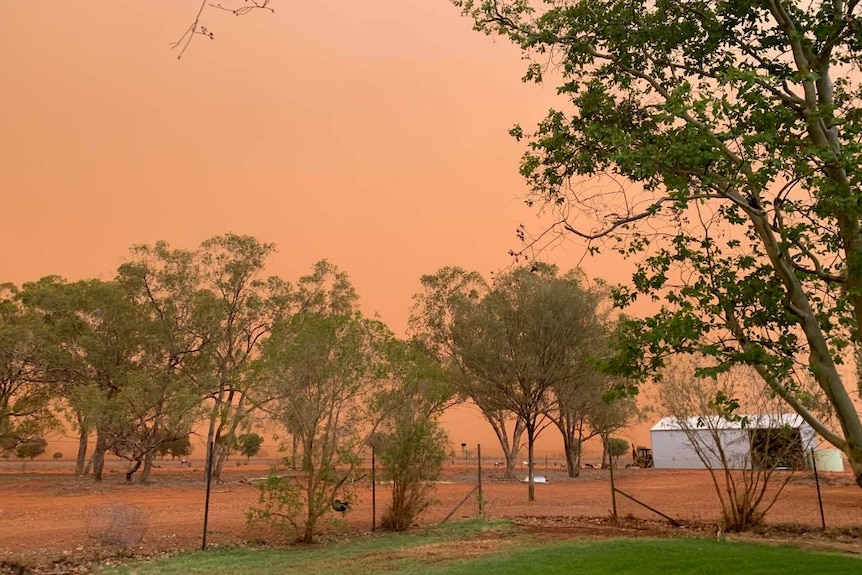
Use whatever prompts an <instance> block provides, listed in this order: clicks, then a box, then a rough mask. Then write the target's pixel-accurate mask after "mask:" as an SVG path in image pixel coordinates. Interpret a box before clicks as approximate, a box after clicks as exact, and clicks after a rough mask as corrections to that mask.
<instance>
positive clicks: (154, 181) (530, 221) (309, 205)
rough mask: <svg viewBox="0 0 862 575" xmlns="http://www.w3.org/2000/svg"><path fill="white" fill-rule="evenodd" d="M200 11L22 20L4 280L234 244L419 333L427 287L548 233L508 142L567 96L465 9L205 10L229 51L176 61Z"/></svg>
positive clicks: (557, 254)
mask: <svg viewBox="0 0 862 575" xmlns="http://www.w3.org/2000/svg"><path fill="white" fill-rule="evenodd" d="M228 1H229V0H228ZM238 4H239V2H238ZM198 6H199V2H198V0H181V1H180V0H175V1H170V2H169V1H165V0H159V1H156V0H149V1H145V0H87V1H86V2H82V1H80V0H53V1H52V2H47V3H45V2H10V3H7V4H6V5H5V6H4V7H3V11H2V17H0V52H2V53H3V54H4V57H3V58H2V63H0V72H2V74H0V194H1V195H2V200H3V202H2V205H3V218H2V222H3V223H2V225H0V242H2V246H3V249H2V251H0V282H3V281H11V282H13V283H16V284H21V283H23V282H26V281H31V280H35V279H38V278H40V277H42V276H44V275H48V274H58V275H61V276H64V277H66V278H67V279H69V280H76V279H80V278H88V277H100V278H103V279H110V278H111V277H113V274H114V271H115V270H116V268H117V266H118V265H119V264H120V263H121V262H122V261H123V259H124V257H125V256H126V254H127V250H128V248H129V247H130V246H131V245H133V244H138V243H151V242H154V241H156V240H166V241H168V242H169V243H170V244H172V245H174V246H176V247H188V248H192V247H195V246H197V244H198V243H199V242H200V241H201V240H203V239H205V238H208V237H211V236H213V235H216V234H221V233H225V232H236V233H242V234H251V235H253V236H255V237H257V238H259V239H261V240H263V241H267V242H274V243H276V244H277V246H278V254H277V255H276V257H275V258H273V260H272V261H271V263H270V266H269V271H270V273H273V274H278V275H281V276H282V277H284V278H286V279H294V278H296V277H298V276H299V275H300V274H302V273H304V272H306V271H307V270H308V268H309V266H310V265H311V264H312V263H313V262H315V261H317V260H318V259H321V258H327V259H329V260H330V261H332V262H333V263H335V264H336V265H338V266H339V267H341V268H342V269H344V270H345V271H347V272H348V273H349V274H350V276H351V278H352V279H353V281H354V284H355V286H356V288H357V291H358V292H359V294H360V296H361V298H362V301H363V307H364V308H365V309H366V311H367V312H369V313H373V312H378V313H379V314H380V315H381V317H382V319H383V320H384V321H386V322H387V323H388V324H389V325H390V327H391V328H392V329H393V330H395V331H396V332H397V333H401V332H403V329H404V327H405V326H406V319H407V314H408V311H409V306H410V297H411V295H412V294H413V293H414V292H415V291H416V290H417V287H418V279H419V277H420V276H421V275H422V274H424V273H433V272H434V271H436V270H437V269H438V268H440V267H442V266H445V265H460V266H462V267H465V268H468V269H476V270H478V271H480V272H482V273H484V274H486V275H487V274H489V273H490V272H492V271H494V270H497V269H499V268H501V267H503V266H505V265H507V264H509V263H510V259H509V257H508V256H507V252H508V250H509V249H510V248H513V247H517V242H516V239H515V235H514V232H515V228H516V226H517V224H518V223H521V222H524V223H526V224H527V225H528V226H530V227H533V228H538V227H539V225H540V224H539V221H538V219H537V217H536V214H535V212H534V211H531V210H529V209H528V208H526V207H525V206H524V205H523V203H522V200H521V198H522V197H523V195H524V193H525V191H526V188H525V186H524V184H523V182H522V180H521V178H520V176H519V175H518V173H517V169H518V161H519V158H520V156H521V154H522V152H523V150H524V148H523V145H522V144H519V143H517V142H515V141H514V140H513V139H512V138H511V137H509V136H508V134H507V130H508V129H509V128H510V127H511V126H512V125H513V124H515V123H518V122H520V123H523V124H524V125H525V127H529V126H532V125H534V124H535V122H536V121H537V120H538V119H539V118H540V117H541V116H543V115H544V114H545V112H546V111H547V109H548V107H549V106H550V105H551V103H552V102H553V97H552V95H553V93H554V89H553V87H552V86H547V87H544V88H542V87H538V86H535V85H532V84H531V85H524V84H522V83H521V82H520V77H521V75H522V73H523V71H524V66H525V64H524V62H522V61H521V60H520V56H519V53H518V51H517V50H516V49H515V48H514V47H512V46H510V45H508V44H506V43H505V42H503V41H502V40H494V39H491V38H487V37H485V36H483V35H481V34H478V33H476V32H473V31H472V30H471V23H470V21H469V20H467V19H464V18H462V17H461V16H460V14H459V12H458V10H457V9H456V8H454V7H452V6H451V5H450V4H449V2H448V0H372V1H366V2H347V1H345V0H315V1H314V2H295V1H291V0H274V3H273V6H274V7H275V9H276V12H275V14H270V13H267V12H263V11H258V12H256V13H252V14H250V15H248V16H245V17H242V18H236V17H234V16H232V15H230V14H227V13H225V12H220V11H218V10H214V9H208V10H207V11H206V12H205V13H204V22H205V24H206V25H207V27H208V28H209V29H210V30H212V31H213V32H214V33H215V35H216V38H215V40H213V41H210V40H207V39H205V38H203V37H197V38H196V39H195V40H194V42H193V43H192V44H191V46H190V47H189V49H188V51H187V52H186V54H185V56H184V57H183V59H182V60H180V61H177V59H176V55H177V54H176V52H172V51H171V50H169V47H168V44H169V43H170V42H172V41H174V40H176V39H177V38H178V37H179V36H180V34H181V33H182V31H183V30H184V29H185V28H186V27H187V26H188V24H189V23H190V22H191V20H192V19H193V17H194V14H195V13H196V11H197V8H198ZM581 255H582V249H578V247H577V245H572V246H569V247H568V248H565V249H557V250H555V251H554V252H552V253H551V254H550V255H549V259H551V260H554V261H555V262H556V263H558V264H559V265H560V266H561V267H563V268H568V267H572V266H574V265H576V264H577V262H578V261H579V260H580V258H581ZM586 264H587V265H586V268H587V271H588V273H589V274H590V275H591V276H593V277H596V276H601V277H605V278H607V279H610V280H614V281H623V280H624V279H625V277H626V274H625V273H624V271H623V269H622V268H621V267H620V266H619V265H618V263H615V264H614V265H613V266H603V265H602V261H601V260H591V261H588V262H586ZM482 437H484V436H482ZM453 440H455V441H457V442H460V439H459V438H457V437H453ZM465 440H468V441H470V442H471V443H472V442H473V441H472V439H470V438H465ZM483 441H491V439H483Z"/></svg>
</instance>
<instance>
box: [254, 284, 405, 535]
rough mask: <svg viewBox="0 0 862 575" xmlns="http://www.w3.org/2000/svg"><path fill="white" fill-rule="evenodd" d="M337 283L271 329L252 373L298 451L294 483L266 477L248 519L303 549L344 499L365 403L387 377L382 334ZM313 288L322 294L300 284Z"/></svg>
mask: <svg viewBox="0 0 862 575" xmlns="http://www.w3.org/2000/svg"><path fill="white" fill-rule="evenodd" d="M342 280H346V277H345V276H343V275H340V280H339V281H338V282H335V283H336V285H337V290H338V291H340V292H342V293H341V294H338V293H332V291H331V290H328V289H311V290H310V291H309V292H308V293H309V294H310V293H314V294H316V297H315V299H316V301H315V303H314V305H309V307H307V308H306V309H304V310H301V311H299V312H297V313H294V314H292V315H291V316H290V317H287V318H284V319H283V320H282V321H281V322H279V323H278V324H277V325H276V326H275V328H274V330H273V332H272V336H271V337H270V338H269V339H268V340H267V341H266V342H265V344H264V346H263V353H262V355H261V357H260V360H259V364H258V368H257V370H258V371H257V373H256V377H257V378H258V379H259V380H260V381H262V382H266V385H267V386H268V390H269V395H270V397H271V398H272V400H271V401H270V402H269V403H268V404H267V407H266V409H267V412H268V413H269V416H270V417H271V419H272V421H273V422H274V423H275V424H276V425H277V426H279V427H280V428H281V429H283V430H284V431H286V432H287V433H288V434H289V435H290V436H292V437H293V438H295V439H296V440H297V442H298V444H299V448H300V456H299V459H300V463H301V465H300V466H299V469H300V474H299V475H298V476H291V477H278V476H272V477H270V479H269V480H268V481H267V483H266V484H264V485H263V486H262V488H261V498H260V502H259V503H260V507H255V508H253V509H252V510H251V511H250V517H251V518H252V519H258V520H265V521H270V522H273V523H275V524H277V525H282V526H286V527H289V528H291V529H293V530H294V531H295V532H296V533H297V535H298V537H299V538H300V539H301V540H302V541H305V542H311V541H312V540H313V538H314V534H315V532H316V526H317V523H318V521H319V520H320V519H321V518H322V517H323V516H324V515H325V514H326V513H327V512H330V511H331V510H332V504H333V502H334V501H335V499H336V497H341V498H343V499H345V500H349V499H350V492H349V484H348V483H347V480H348V479H349V478H350V477H351V475H352V472H353V469H354V468H355V467H356V466H357V465H358V464H359V463H360V452H361V450H362V447H363V445H364V433H363V430H364V429H365V427H367V424H368V422H369V414H368V412H367V410H366V409H365V407H364V403H365V401H366V400H367V398H368V393H369V392H370V390H371V388H372V386H373V385H372V384H374V383H375V382H377V381H379V380H380V379H382V378H383V377H385V369H384V367H383V361H382V355H381V350H380V344H381V343H382V342H383V341H385V339H386V338H388V337H389V333H388V330H387V329H386V328H385V326H383V325H382V324H381V323H380V322H378V321H376V320H369V319H367V318H364V317H363V316H362V315H361V314H360V313H359V311H357V310H356V308H355V298H349V297H342V296H344V295H345V294H344V291H345V290H346V291H347V292H352V288H350V289H348V288H349V284H345V283H344V281H342ZM315 284H316V285H318V286H320V287H322V284H319V283H317V282H314V281H309V282H306V285H307V286H309V287H310V286H312V285H315ZM330 287H332V286H331V284H330ZM351 299H352V302H351ZM306 301H310V298H308V299H307V300H306Z"/></svg>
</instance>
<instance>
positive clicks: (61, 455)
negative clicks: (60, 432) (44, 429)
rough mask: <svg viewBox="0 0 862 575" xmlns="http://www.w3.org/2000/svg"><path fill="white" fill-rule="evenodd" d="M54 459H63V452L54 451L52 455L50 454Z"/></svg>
mask: <svg viewBox="0 0 862 575" xmlns="http://www.w3.org/2000/svg"><path fill="white" fill-rule="evenodd" d="M51 457H53V458H54V459H63V453H62V452H61V451H55V452H54V455H52V456H51Z"/></svg>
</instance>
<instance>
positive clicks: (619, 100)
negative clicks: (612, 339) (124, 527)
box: [453, 0, 862, 487]
mask: <svg viewBox="0 0 862 575" xmlns="http://www.w3.org/2000/svg"><path fill="white" fill-rule="evenodd" d="M453 3H454V4H455V5H456V6H458V7H460V8H461V9H462V10H463V11H464V13H466V14H467V15H469V16H470V17H472V18H473V19H474V21H475V27H476V28H477V29H478V30H480V31H483V32H485V33H487V34H494V35H502V36H504V37H506V38H508V39H509V40H510V41H512V42H513V43H515V44H516V45H518V46H519V47H520V48H521V49H522V51H523V53H524V56H525V57H526V58H527V59H528V60H529V61H530V63H529V65H528V68H527V72H526V75H525V80H527V81H537V82H541V81H551V82H554V83H555V84H557V92H558V94H559V95H560V97H561V105H560V106H559V107H558V109H554V110H552V111H551V112H550V113H549V114H548V115H547V117H546V118H545V119H544V120H542V121H541V122H540V123H539V125H538V127H537V128H536V130H534V131H529V130H524V129H522V128H521V127H520V126H516V127H515V128H513V130H512V134H513V135H514V136H516V137H517V138H526V139H527V141H528V142H529V151H528V152H527V153H526V154H525V156H524V159H523V162H522V164H521V172H522V174H523V175H524V176H525V178H526V179H527V182H528V183H529V185H530V186H531V188H532V192H533V197H532V200H531V201H533V202H537V203H539V204H546V205H550V206H552V208H553V209H556V210H558V213H559V215H560V218H559V227H560V228H561V231H562V232H563V233H571V234H575V235H576V236H578V237H580V238H582V239H583V240H585V241H586V242H588V245H589V249H590V250H591V251H593V252H596V251H599V250H600V249H603V248H605V247H607V246H611V247H613V248H617V249H619V250H620V251H621V252H622V253H624V254H626V255H629V256H632V257H635V258H637V260H638V268H637V271H636V273H635V274H634V277H633V286H632V287H627V288H624V289H620V290H619V293H618V294H617V295H618V298H619V300H618V301H619V303H620V304H621V305H627V304H630V303H632V302H633V301H634V300H635V298H636V297H637V296H638V294H643V295H646V296H648V297H653V298H655V299H656V301H660V302H661V309H660V311H659V312H658V313H655V314H654V315H652V316H651V317H649V318H647V319H643V320H632V321H631V322H630V324H629V330H628V338H629V341H630V342H631V344H630V345H629V346H627V347H625V348H624V351H625V352H626V353H625V354H622V355H623V356H624V357H621V358H620V361H619V362H617V363H616V366H617V367H618V368H619V369H620V371H624V372H626V373H629V374H636V375H638V376H640V377H648V376H652V375H654V374H656V373H657V372H658V371H659V370H660V368H661V366H662V365H663V363H664V359H665V358H666V357H667V356H669V355H671V354H674V353H679V352H692V353H695V352H696V353H698V354H702V355H705V356H708V357H710V358H712V359H714V360H715V363H710V364H708V365H709V367H705V368H703V369H701V370H700V371H699V372H698V375H706V374H708V373H712V374H715V373H719V372H725V371H728V370H729V369H730V368H731V367H732V366H734V365H737V364H745V365H749V366H751V367H753V368H754V369H755V370H756V371H757V373H758V375H759V377H760V378H761V381H762V382H763V385H764V387H765V388H766V389H765V391H766V392H767V393H771V394H775V395H777V396H778V397H780V398H782V400H784V401H785V402H786V403H787V404H788V405H789V406H790V407H791V408H792V409H794V410H795V411H796V412H797V413H799V414H800V415H801V416H802V417H803V418H804V419H805V420H806V421H807V422H808V423H809V424H810V425H811V426H812V427H814V429H815V430H816V431H817V432H818V433H819V434H820V435H821V436H822V437H823V438H824V439H825V440H826V441H828V442H829V443H831V444H833V445H834V446H835V447H837V448H838V449H840V450H842V451H843V452H844V453H845V454H846V455H847V457H848V458H849V460H850V465H851V467H852V468H853V472H854V474H855V476H856V480H857V483H859V485H860V487H862V420H860V415H859V410H858V408H857V406H856V405H855V404H854V396H855V399H856V400H858V397H859V393H860V391H862V386H860V383H859V382H860V372H859V370H858V369H857V371H853V370H852V369H848V368H846V367H842V365H845V364H849V363H850V362H851V360H852V359H853V357H852V356H853V355H854V352H855V354H856V355H857V357H856V364H857V367H858V365H860V363H862V362H860V361H859V357H858V355H859V350H860V348H862V335H860V331H859V330H860V323H862V322H860V320H862V233H860V229H862V227H860V215H862V193H860V183H862V167H860V166H862V158H860V155H862V145H860V134H862V113H860V110H862V106H860V102H862V73H860V62H862V42H860V37H862V34H860V30H862V8H860V3H859V2H858V0H847V1H845V0H838V1H817V2H808V1H802V0H734V1H728V2H713V1H708V0H655V1H650V2H646V1H631V0H605V1H601V2H596V1H595V0H568V1H556V0H555V1H547V2H544V3H538V2H530V1H526V0H454V2H453ZM590 179H592V180H593V181H592V182H589V184H587V181H588V180H590ZM602 240H608V241H602ZM806 373H807V374H809V375H810V376H811V377H813V379H814V380H815V381H816V382H817V384H818V386H819V387H820V389H821V390H822V392H823V394H824V395H825V396H826V397H827V398H828V401H829V404H830V406H831V408H832V411H833V412H834V414H835V418H836V421H837V422H838V425H837V427H836V426H831V425H829V423H828V421H827V420H825V419H824V418H822V417H819V416H818V415H817V414H816V413H815V412H814V411H812V409H811V408H810V405H809V404H808V396H807V394H805V393H801V392H799V390H798V386H797V385H796V383H795V382H796V380H797V379H798V378H804V377H805V376H806V375H805V374H806Z"/></svg>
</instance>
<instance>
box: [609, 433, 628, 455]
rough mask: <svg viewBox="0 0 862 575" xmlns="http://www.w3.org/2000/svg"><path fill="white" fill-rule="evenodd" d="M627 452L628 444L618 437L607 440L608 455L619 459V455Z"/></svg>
mask: <svg viewBox="0 0 862 575" xmlns="http://www.w3.org/2000/svg"><path fill="white" fill-rule="evenodd" d="M628 452H629V442H628V441H626V440H625V439H620V438H619V437H611V438H610V439H609V440H608V455H610V456H611V457H616V458H617V459H619V457H620V456H621V455H625V454H626V453H628Z"/></svg>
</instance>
